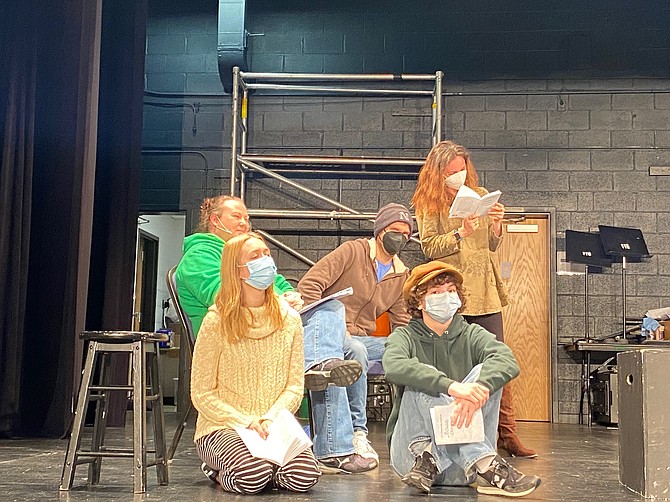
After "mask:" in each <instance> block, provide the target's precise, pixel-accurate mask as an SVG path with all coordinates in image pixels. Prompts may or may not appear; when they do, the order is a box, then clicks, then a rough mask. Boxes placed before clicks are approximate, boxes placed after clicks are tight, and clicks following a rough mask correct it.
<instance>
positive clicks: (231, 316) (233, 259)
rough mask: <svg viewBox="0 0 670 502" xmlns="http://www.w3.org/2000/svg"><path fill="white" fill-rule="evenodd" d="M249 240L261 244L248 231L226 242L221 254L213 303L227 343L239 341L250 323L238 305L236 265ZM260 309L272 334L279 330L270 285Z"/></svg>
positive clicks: (249, 316)
mask: <svg viewBox="0 0 670 502" xmlns="http://www.w3.org/2000/svg"><path fill="white" fill-rule="evenodd" d="M251 239H258V240H260V241H261V242H263V243H265V240H263V238H262V237H261V236H260V235H259V234H257V233H255V232H249V233H246V234H242V235H238V236H237V237H233V238H232V239H230V240H229V241H228V242H227V243H226V245H225V246H224V248H223V254H222V255H221V289H219V292H218V293H217V295H216V299H215V300H214V303H215V305H216V308H217V309H218V311H219V316H220V318H221V332H222V333H223V335H224V336H226V337H228V339H229V340H230V341H231V342H236V341H239V340H241V339H242V338H243V336H244V334H245V333H247V332H248V331H249V328H250V327H251V326H252V324H253V321H254V320H253V316H252V314H251V311H250V310H249V308H248V307H246V306H245V305H244V304H243V303H242V279H241V278H240V273H239V266H238V265H239V264H238V263H237V261H238V259H239V258H240V254H241V252H242V247H243V246H244V244H245V243H246V242H247V241H248V240H251ZM263 306H265V307H266V308H267V310H268V317H269V319H270V324H269V326H268V330H269V331H270V332H274V331H276V330H278V329H280V328H281V327H282V326H283V324H284V319H283V317H282V313H281V309H280V307H279V300H278V299H277V295H275V292H274V288H273V287H272V286H271V287H269V288H267V289H266V290H265V301H264V302H263Z"/></svg>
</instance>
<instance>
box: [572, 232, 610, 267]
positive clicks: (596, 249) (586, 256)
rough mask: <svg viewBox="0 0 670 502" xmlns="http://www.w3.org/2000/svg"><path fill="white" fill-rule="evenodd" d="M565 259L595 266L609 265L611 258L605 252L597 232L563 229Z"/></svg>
mask: <svg viewBox="0 0 670 502" xmlns="http://www.w3.org/2000/svg"><path fill="white" fill-rule="evenodd" d="M565 261H568V262H570V263H583V264H585V265H593V266H596V267H611V266H612V259H611V258H610V257H609V256H607V255H606V254H605V250H604V249H603V243H602V241H601V240H600V236H599V235H598V234H591V233H588V232H577V231H575V230H566V231H565Z"/></svg>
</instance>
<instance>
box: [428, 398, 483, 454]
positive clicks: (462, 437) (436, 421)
mask: <svg viewBox="0 0 670 502" xmlns="http://www.w3.org/2000/svg"><path fill="white" fill-rule="evenodd" d="M455 407H456V403H451V404H447V405H445V406H435V407H434V408H431V409H430V418H431V420H432V421H433V431H435V444H439V445H444V444H462V443H480V442H482V441H484V415H482V410H481V409H479V410H477V411H475V414H474V415H473V416H472V422H471V423H470V427H466V426H465V425H462V426H461V428H460V429H459V428H458V427H456V426H455V425H451V414H452V413H453V412H454V408H455Z"/></svg>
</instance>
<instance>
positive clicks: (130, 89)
mask: <svg viewBox="0 0 670 502" xmlns="http://www.w3.org/2000/svg"><path fill="white" fill-rule="evenodd" d="M146 17H147V0H113V1H105V2H104V3H103V15H102V23H103V24H102V58H101V69H100V107H99V112H100V120H99V126H98V159H97V173H96V179H95V211H94V219H93V221H94V224H93V249H92V254H91V275H90V284H89V296H88V314H87V319H86V325H87V329H105V330H113V329H120V330H128V329H131V327H132V313H133V286H134V277H135V247H136V239H137V216H138V212H139V180H140V161H141V158H140V155H141V150H142V111H143V99H144V54H145V39H146ZM112 375H113V376H112V378H113V379H114V381H115V382H117V383H123V382H125V381H126V378H127V362H126V360H125V359H123V360H122V358H117V359H116V360H115V362H114V364H113V368H112ZM126 403H127V401H126V398H125V393H120V392H117V393H114V394H113V395H112V397H111V404H110V409H109V415H108V424H109V425H111V426H120V425H123V423H124V416H125V411H126Z"/></svg>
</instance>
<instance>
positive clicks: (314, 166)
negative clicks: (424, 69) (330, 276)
mask: <svg viewBox="0 0 670 502" xmlns="http://www.w3.org/2000/svg"><path fill="white" fill-rule="evenodd" d="M442 79H443V72H441V71H437V72H435V74H434V75H405V74H402V75H392V74H359V75H356V74H320V73H319V74H312V73H252V72H243V71H240V69H239V68H238V67H235V68H233V83H232V84H233V85H232V127H231V130H232V133H231V169H230V194H231V195H239V197H240V198H241V199H242V200H245V196H246V190H247V183H248V178H249V177H250V176H249V174H250V173H257V174H260V175H262V176H265V177H269V178H273V179H276V180H278V181H280V182H281V183H282V184H285V185H287V186H290V187H292V188H295V189H297V190H298V191H300V192H302V193H305V194H307V195H309V196H311V197H314V198H315V199H317V200H319V201H320V202H323V203H325V205H326V206H327V207H328V209H324V210H304V211H303V210H292V209H272V210H267V209H265V210H264V209H249V216H251V217H260V218H280V219H281V218H294V219H327V220H373V219H374V217H375V214H374V213H365V212H362V211H358V210H356V209H354V208H351V207H348V206H346V205H344V204H342V203H340V202H339V201H337V200H334V199H331V198H329V197H326V196H325V195H322V194H320V193H318V192H316V191H314V190H312V189H310V188H308V187H306V186H304V185H302V184H301V183H298V182H296V181H294V180H291V179H289V178H288V177H287V176H286V175H291V174H292V175H301V174H302V175H306V174H307V175H331V176H332V175H335V176H341V177H345V176H347V177H351V176H357V175H364V176H366V177H378V178H380V179H382V178H383V177H394V178H402V177H408V178H410V177H411V178H413V177H416V175H417V171H418V168H419V167H420V166H421V165H423V163H424V159H422V158H421V159H418V158H406V157H368V156H361V157H344V156H315V155H262V154H251V153H249V152H248V147H249V145H248V141H249V127H248V126H249V124H248V116H249V113H248V112H249V97H250V93H249V91H251V90H254V89H256V90H265V91H277V92H278V93H279V94H280V95H281V96H287V95H291V94H296V93H297V94H298V95H306V94H307V95H310V96H319V95H321V96H323V95H329V96H330V95H348V96H377V97H383V96H394V97H398V96H399V97H426V98H427V99H428V98H430V99H431V100H432V103H431V118H432V125H431V146H434V145H435V144H437V143H438V142H439V141H441V140H442V114H443V112H442V108H443V103H442V101H443V100H442V96H443V93H442ZM429 81H433V88H432V90H428V89H425V88H424V89H417V88H416V87H417V86H418V84H417V83H419V82H429ZM352 83H354V84H358V87H351V84H352ZM380 83H386V84H387V85H390V86H391V87H390V88H372V87H368V86H369V85H371V84H380ZM412 87H414V88H412ZM424 87H425V86H424ZM408 166H412V167H414V169H412V170H410V171H407V170H406V168H407V167H408ZM342 167H344V168H342ZM285 174H286V175H285ZM263 235H264V236H265V237H266V238H267V239H268V240H269V241H270V242H272V243H273V244H275V245H277V246H278V247H279V248H281V249H283V250H284V251H286V252H288V253H290V254H291V255H293V256H294V257H295V258H297V259H298V260H300V261H302V262H303V263H306V264H308V265H313V264H314V263H313V262H312V261H311V260H309V259H308V258H307V257H305V256H304V255H302V254H301V253H299V252H298V251H296V250H294V249H293V248H291V247H289V246H287V245H285V244H284V243H282V242H281V241H279V240H277V239H275V238H273V237H271V236H270V235H268V234H267V233H265V232H263ZM413 240H416V239H415V238H413Z"/></svg>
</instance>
